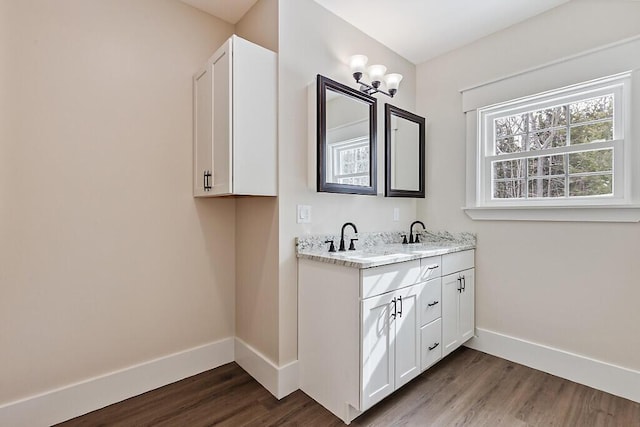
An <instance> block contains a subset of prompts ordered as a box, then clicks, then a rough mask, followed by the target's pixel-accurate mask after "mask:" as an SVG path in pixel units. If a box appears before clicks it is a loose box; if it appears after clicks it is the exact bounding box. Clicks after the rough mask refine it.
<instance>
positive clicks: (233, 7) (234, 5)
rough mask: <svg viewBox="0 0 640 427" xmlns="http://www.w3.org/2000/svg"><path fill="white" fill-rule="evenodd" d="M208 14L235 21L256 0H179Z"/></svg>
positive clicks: (230, 21) (232, 22)
mask: <svg viewBox="0 0 640 427" xmlns="http://www.w3.org/2000/svg"><path fill="white" fill-rule="evenodd" d="M180 1H181V2H182V3H186V4H188V5H190V6H193V7H195V8H196V9H200V10H202V11H203V12H207V13H208V14H210V15H213V16H217V17H218V18H220V19H222V20H224V21H227V22H229V23H231V24H235V23H237V22H238V21H239V20H240V18H242V17H243V16H244V14H245V13H247V11H248V10H249V9H251V7H252V6H253V5H254V4H256V3H257V1H258V0H180Z"/></svg>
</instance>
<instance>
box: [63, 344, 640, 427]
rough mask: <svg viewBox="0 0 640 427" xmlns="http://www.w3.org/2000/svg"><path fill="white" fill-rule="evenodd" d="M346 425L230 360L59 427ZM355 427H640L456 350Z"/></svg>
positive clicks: (639, 418)
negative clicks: (272, 389)
mask: <svg viewBox="0 0 640 427" xmlns="http://www.w3.org/2000/svg"><path fill="white" fill-rule="evenodd" d="M342 425H344V424H343V423H342V421H340V420H339V419H338V418H337V417H335V416H334V415H333V414H331V413H330V412H329V411H327V410H326V409H325V408H323V407H322V406H321V405H319V404H318V403H316V402H315V401H313V399H311V398H310V397H309V396H307V395H306V394H304V393H303V392H302V391H300V390H298V391H296V392H294V393H292V394H291V395H289V396H287V397H286V398H284V399H282V400H277V399H275V398H274V397H273V396H272V395H271V394H270V393H269V392H268V391H266V390H265V389H264V388H263V387H262V386H261V385H260V384H259V383H257V382H256V381H255V380H254V379H253V378H251V376H249V375H248V374H247V373H246V372H244V371H243V370H242V369H241V368H240V367H239V366H238V365H237V364H235V363H230V364H227V365H224V366H221V367H219V368H217V369H213V370H211V371H207V372H204V373H202V374H200V375H196V376H193V377H190V378H187V379H185V380H182V381H178V382H176V383H174V384H170V385H167V386H165V387H162V388H159V389H157V390H153V391H150V392H148V393H145V394H142V395H140V396H136V397H133V398H131V399H128V400H125V401H123V402H120V403H116V404H114V405H111V406H108V407H106V408H103V409H100V410H98V411H94V412H91V413H89V414H87V415H84V416H81V417H78V418H75V419H72V420H69V421H67V422H64V423H62V424H60V425H59V426H61V427H77V426H92V427H94V426H109V427H111V426H117V427H129V426H136V427H138V426H154V427H156V426H161V427H164V426H166V427H172V426H189V427H200V426H202V427H204V426H223V427H239V426H311V427H315V426H319V427H320V426H321V427H339V426H342ZM352 425H353V426H369V427H373V426H380V427H388V426H394V427H396V426H397V427H400V426H409V427H412V426H416V427H418V426H419V427H430V426H433V427H437V426H443V427H444V426H446V427H449V426H487V427H525V426H526V427H531V426H563V427H564V426H579V427H583V426H584V427H589V426H593V427H606V426H611V427H640V403H636V402H632V401H630V400H626V399H623V398H620V397H616V396H613V395H611V394H607V393H604V392H602V391H598V390H594V389H592V388H589V387H586V386H583V385H580V384H576V383H573V382H571V381H567V380H564V379H561V378H558V377H555V376H553V375H549V374H546V373H544V372H540V371H536V370H534V369H530V368H527V367H525V366H522V365H519V364H517V363H513V362H509V361H507V360H504V359H500V358H497V357H494V356H490V355H487V354H484V353H480V352H478V351H475V350H471V349H467V348H461V349H459V350H457V351H455V352H454V353H452V354H451V355H450V356H448V357H447V358H446V359H444V360H442V361H441V362H439V363H438V364H437V365H435V366H434V367H432V368H431V369H429V370H428V371H427V372H424V373H423V374H422V375H420V376H419V377H418V378H416V379H415V380H413V381H411V382H410V383H409V384H407V385H405V386H404V387H402V388H401V389H400V390H398V391H397V392H395V393H394V394H393V395H392V396H390V397H388V398H387V399H384V400H383V401H382V402H380V403H378V404H377V405H376V406H374V407H373V408H371V409H370V410H369V411H367V412H365V413H364V414H363V415H361V416H360V417H358V418H356V419H355V420H354V421H353V422H352Z"/></svg>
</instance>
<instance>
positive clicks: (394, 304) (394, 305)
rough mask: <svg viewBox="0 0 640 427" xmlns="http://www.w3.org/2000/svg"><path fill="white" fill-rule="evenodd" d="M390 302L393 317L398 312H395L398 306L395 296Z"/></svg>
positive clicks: (393, 317)
mask: <svg viewBox="0 0 640 427" xmlns="http://www.w3.org/2000/svg"><path fill="white" fill-rule="evenodd" d="M391 302H392V303H393V313H391V318H392V319H395V318H396V316H397V314H398V312H397V309H398V306H397V302H396V299H395V298H394V299H393V300H391Z"/></svg>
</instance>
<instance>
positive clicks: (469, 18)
mask: <svg viewBox="0 0 640 427" xmlns="http://www.w3.org/2000/svg"><path fill="white" fill-rule="evenodd" d="M180 1H182V2H183V3H186V4H189V5H191V6H193V7H196V8H198V9H200V10H203V11H205V12H207V13H210V14H211V15H215V16H217V17H219V18H221V19H223V20H225V21H227V22H229V23H231V24H235V23H237V22H238V21H239V20H240V18H241V17H242V16H243V15H244V14H245V13H246V12H247V11H248V10H249V9H250V8H251V7H252V6H253V5H254V4H255V3H256V2H257V0H180ZM315 1H316V2H317V3H319V4H320V5H322V6H323V7H325V8H326V9H328V10H330V11H331V12H333V13H334V14H336V15H338V16H340V17H341V18H342V19H344V20H345V21H347V22H349V23H351V24H352V25H353V26H355V27H357V28H359V29H360V30H361V31H363V32H364V33H366V34H368V35H369V36H371V37H372V38H374V39H376V40H378V41H379V42H380V43H382V44H384V45H385V46H387V47H389V48H390V49H391V50H393V51H395V52H397V53H399V54H400V55H402V56H403V57H405V58H406V59H408V60H409V61H411V62H413V63H414V64H419V63H422V62H425V61H427V60H429V59H431V58H433V57H435V56H438V55H440V54H443V53H445V52H448V51H451V50H454V49H456V48H459V47H461V46H464V45H466V44H469V43H471V42H473V41H475V40H478V39H480V38H482V37H485V36H487V35H489V34H491V33H494V32H496V31H499V30H502V29H504V28H507V27H509V26H511V25H514V24H516V23H518V22H521V21H524V20H526V19H528V18H530V17H532V16H535V15H537V14H539V13H542V12H544V11H546V10H549V9H552V8H554V7H556V6H559V5H561V4H563V3H566V2H568V1H569V0H315Z"/></svg>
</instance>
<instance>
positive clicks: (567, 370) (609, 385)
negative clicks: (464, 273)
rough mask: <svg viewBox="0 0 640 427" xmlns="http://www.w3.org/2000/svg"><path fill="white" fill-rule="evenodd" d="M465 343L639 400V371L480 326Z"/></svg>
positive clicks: (526, 364)
mask: <svg viewBox="0 0 640 427" xmlns="http://www.w3.org/2000/svg"><path fill="white" fill-rule="evenodd" d="M465 345H466V346H467V347H469V348H472V349H474V350H478V351H482V352H483V353H488V354H492V355H494V356H498V357H501V358H503V359H507V360H510V361H512V362H516V363H520V364H521V365H525V366H529V367H530V368H534V369H537V370H540V371H543V372H547V373H549V374H552V375H555V376H558V377H561V378H566V379H568V380H570V381H574V382H577V383H580V384H584V385H586V386H589V387H593V388H595V389H598V390H602V391H606V392H607V393H611V394H614V395H616V396H620V397H624V398H626V399H629V400H633V401H635V402H640V372H639V371H634V370H631V369H627V368H623V367H620V366H616V365H612V364H609V363H605V362H602V361H599V360H595V359H591V358H588V357H585V356H581V355H578V354H574V353H569V352H567V351H563V350H559V349H557V348H553V347H548V346H545V345H541V344H536V343H533V342H529V341H525V340H522V339H519V338H514V337H510V336H507V335H503V334H500V333H498V332H493V331H489V330H486V329H480V328H477V329H476V336H475V338H473V339H471V340H470V341H468V342H467V343H466V344H465Z"/></svg>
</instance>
